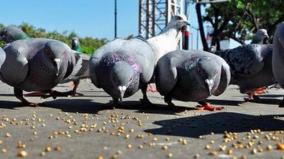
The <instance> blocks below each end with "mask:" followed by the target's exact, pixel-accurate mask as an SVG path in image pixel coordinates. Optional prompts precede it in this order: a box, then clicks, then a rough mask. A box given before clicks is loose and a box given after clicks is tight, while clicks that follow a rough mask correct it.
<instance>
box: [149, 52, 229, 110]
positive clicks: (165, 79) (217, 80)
mask: <svg viewBox="0 0 284 159" xmlns="http://www.w3.org/2000/svg"><path fill="white" fill-rule="evenodd" d="M230 78H231V74H230V67H229V65H228V64H227V63H226V62H225V60H224V59H222V58H221V57H219V56H217V55H214V54H212V53H209V52H205V51H199V50H176V51H173V52H170V53H168V54H166V55H165V56H163V57H162V58H161V59H160V60H159V61H158V64H157V66H156V69H155V82H156V86H157V90H158V92H159V93H160V94H161V95H162V96H164V100H165V102H166V103H167V104H168V105H169V106H174V104H173V103H172V99H173V98H174V99H177V100H181V101H195V102H199V104H201V106H202V107H203V108H204V109H209V110H220V109H222V108H221V107H220V108H219V107H214V106H212V105H210V104H209V103H207V102H205V99H206V98H208V97H210V96H211V95H215V96H218V95H220V94H222V93H223V92H224V91H225V90H226V88H227V86H228V85H229V82H230Z"/></svg>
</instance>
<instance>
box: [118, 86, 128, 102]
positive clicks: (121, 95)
mask: <svg viewBox="0 0 284 159" xmlns="http://www.w3.org/2000/svg"><path fill="white" fill-rule="evenodd" d="M126 88H127V87H126V86H118V90H119V92H120V97H119V100H120V101H122V99H123V97H124V93H125V91H126Z"/></svg>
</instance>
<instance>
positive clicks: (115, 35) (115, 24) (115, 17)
mask: <svg viewBox="0 0 284 159" xmlns="http://www.w3.org/2000/svg"><path fill="white" fill-rule="evenodd" d="M114 38H115V39H116V38H117V0H114Z"/></svg>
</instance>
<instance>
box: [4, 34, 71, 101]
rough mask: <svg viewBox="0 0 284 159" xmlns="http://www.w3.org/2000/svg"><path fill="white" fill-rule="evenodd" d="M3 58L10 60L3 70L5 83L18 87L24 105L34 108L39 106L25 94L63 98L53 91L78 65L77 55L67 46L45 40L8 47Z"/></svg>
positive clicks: (16, 92) (16, 91)
mask: <svg viewBox="0 0 284 159" xmlns="http://www.w3.org/2000/svg"><path fill="white" fill-rule="evenodd" d="M1 54H4V55H1V56H0V57H2V56H6V58H5V60H4V63H3V65H2V66H1V69H0V75H1V80H2V81H3V82H4V83H7V84H8V85H10V86H12V87H14V94H15V96H16V97H17V98H18V99H19V100H21V102H22V104H24V105H32V106H36V105H37V104H36V103H31V102H29V101H27V100H26V99H25V98H24V97H23V91H42V92H47V93H49V94H50V95H51V96H53V97H55V96H57V95H61V94H60V92H56V91H52V90H51V89H52V88H53V87H55V86H56V85H57V84H58V83H59V82H61V81H63V80H64V79H65V78H66V77H68V76H69V75H70V74H71V73H72V72H73V70H74V69H73V68H74V65H75V62H76V60H75V57H74V51H73V50H71V48H70V47H69V46H67V45H66V44H65V43H63V42H60V41H57V40H51V39H43V38H35V39H33V38H32V39H24V40H16V41H14V42H11V43H8V44H7V45H6V46H5V47H4V52H1ZM15 72H17V73H15Z"/></svg>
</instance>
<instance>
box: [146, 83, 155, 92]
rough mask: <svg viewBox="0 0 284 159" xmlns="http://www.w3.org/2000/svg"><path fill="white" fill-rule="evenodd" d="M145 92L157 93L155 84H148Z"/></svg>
mask: <svg viewBox="0 0 284 159" xmlns="http://www.w3.org/2000/svg"><path fill="white" fill-rule="evenodd" d="M147 92H157V88H156V85H155V84H152V83H150V84H149V85H148V87H147Z"/></svg>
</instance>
